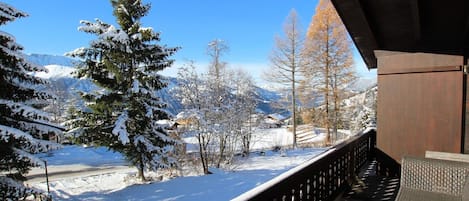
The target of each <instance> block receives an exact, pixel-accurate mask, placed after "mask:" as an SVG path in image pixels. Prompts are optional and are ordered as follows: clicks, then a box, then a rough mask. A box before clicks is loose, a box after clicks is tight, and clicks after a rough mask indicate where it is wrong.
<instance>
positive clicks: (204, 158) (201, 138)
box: [197, 134, 209, 174]
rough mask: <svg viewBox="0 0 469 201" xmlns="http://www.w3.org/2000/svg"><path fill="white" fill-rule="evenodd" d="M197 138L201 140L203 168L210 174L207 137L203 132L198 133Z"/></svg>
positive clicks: (200, 148) (200, 152)
mask: <svg viewBox="0 0 469 201" xmlns="http://www.w3.org/2000/svg"><path fill="white" fill-rule="evenodd" d="M197 140H198V141H199V155H200V162H201V163H202V168H203V171H204V174H209V171H208V159H207V157H208V156H207V154H206V152H207V149H206V147H205V139H204V137H203V136H202V135H201V134H198V135H197Z"/></svg>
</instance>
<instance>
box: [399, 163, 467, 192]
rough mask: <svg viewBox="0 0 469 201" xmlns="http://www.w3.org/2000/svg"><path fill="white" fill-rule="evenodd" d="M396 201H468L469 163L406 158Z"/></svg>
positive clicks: (402, 166)
mask: <svg viewBox="0 0 469 201" xmlns="http://www.w3.org/2000/svg"><path fill="white" fill-rule="evenodd" d="M396 200H398V201H404V200H406V201H407V200H409V201H410V200H412V201H418V200H422V201H432V200H438V201H441V200H443V201H444V200H448V201H451V200H458V201H460V200H465V201H466V200H467V201H469V163H465V162H458V161H449V160H440V159H432V158H418V157H410V156H406V157H404V158H403V159H402V163H401V185H400V187H399V192H398V194H397V198H396Z"/></svg>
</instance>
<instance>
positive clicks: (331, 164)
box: [233, 130, 376, 201]
mask: <svg viewBox="0 0 469 201" xmlns="http://www.w3.org/2000/svg"><path fill="white" fill-rule="evenodd" d="M375 144H376V131H375V130H368V131H367V132H365V133H361V134H358V135H357V136H355V137H353V138H351V139H349V140H347V141H345V142H343V143H341V144H339V145H336V146H334V147H332V148H331V149H329V150H327V151H326V152H324V153H322V154H320V155H318V156H316V157H315V158H313V159H311V160H309V161H307V162H305V163H304V164H302V165H300V166H298V167H295V168H293V169H291V170H289V171H287V172H285V173H283V174H281V175H279V176H278V177H275V178H274V179H272V180H270V181H268V182H266V183H264V184H262V185H260V186H258V187H256V188H254V189H252V190H250V191H248V192H246V193H244V194H242V195H240V196H238V197H236V198H234V199H233V200H235V201H244V200H276V201H286V200H292V201H293V200H294V201H300V200H318V201H319V200H334V199H335V198H336V197H337V196H338V195H339V194H340V193H341V192H343V191H344V190H345V188H346V187H347V186H348V185H349V184H350V182H351V181H352V179H353V178H354V177H355V176H356V175H357V174H358V172H359V171H360V169H361V167H362V166H363V165H365V164H366V163H367V161H368V160H370V159H371V158H373V157H374V149H375Z"/></svg>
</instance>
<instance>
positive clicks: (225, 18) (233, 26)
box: [2, 0, 375, 80]
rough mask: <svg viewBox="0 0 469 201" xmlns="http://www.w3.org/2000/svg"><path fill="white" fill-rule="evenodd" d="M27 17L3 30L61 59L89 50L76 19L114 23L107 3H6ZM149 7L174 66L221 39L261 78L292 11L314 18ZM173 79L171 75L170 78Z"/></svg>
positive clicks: (274, 1) (227, 4)
mask: <svg viewBox="0 0 469 201" xmlns="http://www.w3.org/2000/svg"><path fill="white" fill-rule="evenodd" d="M3 2H5V3H7V4H10V5H13V6H14V7H16V8H17V9H19V10H22V11H24V12H26V13H28V14H29V17H26V18H22V19H19V20H17V21H15V22H13V23H10V24H7V25H6V26H3V27H2V31H6V32H8V33H10V34H12V35H14V36H15V37H16V39H17V42H18V43H20V44H21V45H23V46H24V47H25V50H24V52H25V53H41V54H53V55H63V54H64V53H65V52H69V51H72V50H74V49H76V48H79V47H83V46H88V43H89V42H90V41H91V40H93V39H94V36H92V35H88V34H86V33H83V32H79V31H77V27H78V26H80V24H79V21H80V20H89V21H93V20H94V19H95V18H99V19H101V20H103V21H104V22H107V23H111V24H115V18H114V16H113V15H112V7H111V4H110V3H109V1H108V0H41V1H37V0H33V1H31V0H4V1H3ZM144 2H145V3H147V2H148V3H151V4H152V9H151V10H150V13H149V15H148V16H146V17H144V18H143V19H142V23H143V26H146V27H153V28H154V30H155V31H159V32H161V38H162V41H161V44H166V45H168V46H180V47H182V49H181V50H179V51H178V53H177V54H176V55H175V56H174V57H173V58H174V59H176V61H177V63H176V65H175V66H174V67H172V68H173V69H171V70H172V71H171V70H170V71H168V72H167V73H168V74H169V75H171V74H174V73H175V72H176V70H177V66H180V65H181V64H182V63H184V62H185V61H186V60H194V61H195V62H196V63H197V64H199V65H200V66H204V64H205V63H207V62H208V60H209V57H208V56H207V55H206V47H207V44H208V43H209V42H210V41H211V40H213V39H222V40H224V41H226V42H227V44H228V46H229V47H230V50H229V52H227V54H226V55H225V56H224V57H223V58H222V59H223V60H224V61H226V62H228V63H229V64H230V66H232V67H234V68H238V67H241V68H244V69H246V70H248V71H249V72H251V74H252V75H253V76H254V77H255V78H256V79H258V80H259V77H260V74H262V72H263V71H265V70H267V67H268V65H269V54H270V53H271V51H272V49H273V48H274V37H275V35H279V34H282V26H283V23H284V21H285V19H286V17H287V15H288V14H289V12H290V10H291V9H295V10H296V11H297V13H298V15H299V20H300V23H301V25H302V26H303V29H304V30H305V31H306V29H307V27H308V25H309V24H310V22H311V18H312V16H313V15H314V10H315V8H316V5H317V0H226V1H219V0H194V1H191V0H144ZM354 60H355V65H356V67H357V72H358V73H359V74H360V75H361V76H366V77H370V76H374V75H375V72H371V73H370V72H368V70H367V69H366V67H365V66H364V64H363V61H362V59H361V58H360V57H359V56H358V54H357V53H355V58H354ZM174 76H175V74H174Z"/></svg>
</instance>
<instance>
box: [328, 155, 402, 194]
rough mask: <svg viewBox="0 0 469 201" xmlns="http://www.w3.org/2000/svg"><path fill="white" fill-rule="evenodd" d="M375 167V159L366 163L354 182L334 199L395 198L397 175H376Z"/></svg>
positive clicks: (397, 188)
mask: <svg viewBox="0 0 469 201" xmlns="http://www.w3.org/2000/svg"><path fill="white" fill-rule="evenodd" d="M376 169H377V168H376V161H372V162H370V163H369V164H368V165H366V166H365V167H364V168H363V169H362V170H361V172H360V174H359V175H358V178H357V179H356V180H357V181H355V182H354V183H356V184H355V185H353V186H352V188H351V189H350V190H349V191H347V192H345V193H344V194H343V195H342V196H340V197H339V198H337V199H336V201H342V200H343V201H358V200H380V201H388V200H389V201H391V200H395V199H396V196H397V192H398V191H399V177H397V176H390V177H388V176H380V175H377V174H376Z"/></svg>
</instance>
